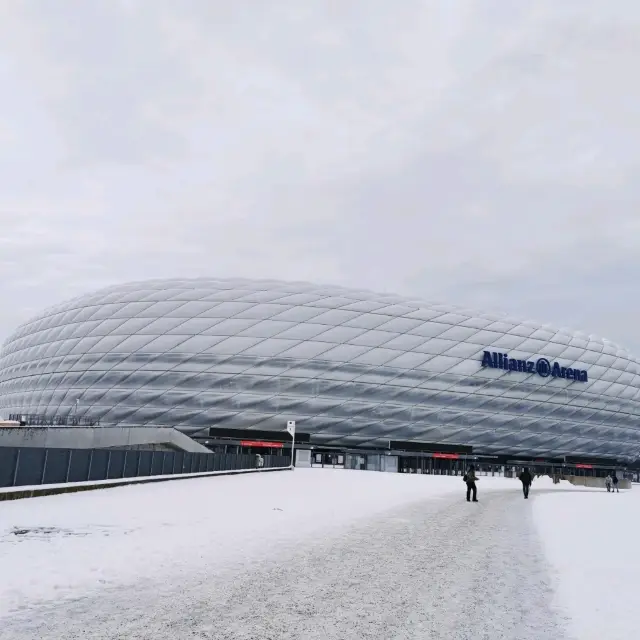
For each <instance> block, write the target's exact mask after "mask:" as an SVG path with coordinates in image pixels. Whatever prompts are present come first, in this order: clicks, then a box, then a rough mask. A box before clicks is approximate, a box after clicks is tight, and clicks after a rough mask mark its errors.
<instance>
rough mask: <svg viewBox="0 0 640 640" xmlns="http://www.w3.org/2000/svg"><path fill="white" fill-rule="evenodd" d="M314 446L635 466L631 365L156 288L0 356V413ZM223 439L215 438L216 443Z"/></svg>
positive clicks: (619, 357) (205, 292)
mask: <svg viewBox="0 0 640 640" xmlns="http://www.w3.org/2000/svg"><path fill="white" fill-rule="evenodd" d="M71 412H77V413H78V414H79V415H82V416H90V417H91V418H92V419H95V420H99V421H100V424H101V425H103V426H110V425H118V426H173V427H176V428H177V429H179V430H182V431H184V432H186V433H189V434H192V435H193V434H197V433H205V432H206V433H214V434H215V432H216V430H220V433H222V432H223V431H225V430H227V431H228V430H244V431H245V432H251V431H255V432H256V433H258V432H274V431H282V430H283V429H284V425H285V424H286V421H287V420H295V421H296V423H297V429H298V431H299V432H300V433H302V434H305V435H306V436H307V437H308V439H307V441H308V442H309V443H311V444H312V445H315V446H318V447H336V448H340V447H342V448H343V449H345V450H346V449H352V448H357V449H362V450H365V449H368V450H380V449H387V450H389V449H392V448H396V449H397V448H400V449H402V448H403V447H404V448H405V449H410V448H411V446H412V445H413V447H414V450H418V449H419V448H420V446H421V444H424V445H425V447H426V446H427V444H428V443H430V446H431V447H432V449H431V450H434V449H433V447H434V446H435V447H436V449H437V448H441V449H442V450H447V449H446V447H450V448H452V449H449V450H455V447H462V448H463V449H464V450H466V451H473V452H474V454H475V453H479V454H481V455H488V456H490V455H493V454H495V455H512V456H524V457H531V458H532V459H533V458H536V459H549V460H550V459H561V458H566V457H567V456H576V457H579V456H582V457H583V458H584V457H586V458H596V457H597V458H602V459H612V460H618V461H633V460H635V459H637V458H638V457H639V453H640V421H639V418H640V364H639V362H638V360H637V359H636V358H635V357H633V356H632V355H630V354H629V353H628V352H627V351H625V350H624V349H622V348H620V347H618V346H616V345H615V344H613V343H612V342H609V341H607V340H603V339H600V338H596V337H594V336H591V335H588V334H585V333H579V332H573V331H569V330H567V329H554V328H551V327H549V326H547V325H541V324H537V323H535V322H529V321H521V320H516V319H514V318H511V317H508V316H506V315H505V316H502V315H495V314H489V313H482V312H477V311H471V310H468V309H464V308H458V307H453V306H448V305H440V304H433V303H429V302H425V301H423V300H419V299H414V298H407V297H400V296H396V295H386V294H378V293H373V292H370V291H359V290H352V289H346V288H340V287H333V286H317V285H313V284H308V283H300V282H280V281H268V280H262V281H261V280H242V279H228V280H225V279H213V278H212V279H194V280H187V279H184V280H152V281H147V282H135V283H129V284H123V285H119V286H113V287H110V288H107V289H103V290H101V291H97V292H95V293H90V294H88V295H84V296H81V297H78V298H75V299H73V300H70V301H68V302H65V303H63V304H60V305H58V306H56V307H53V308H50V309H48V310H46V311H45V312H43V313H41V314H40V315H39V316H37V317H35V318H33V319H32V320H31V321H29V322H27V323H26V324H24V325H23V326H21V327H20V328H18V330H17V331H16V332H15V333H14V334H13V335H12V336H11V337H10V338H9V339H8V340H7V341H6V342H5V344H4V347H3V349H2V352H1V354H0V414H2V415H3V416H4V417H7V416H8V415H16V414H21V415H22V414H38V415H69V414H70V413H71ZM225 432H226V431H225Z"/></svg>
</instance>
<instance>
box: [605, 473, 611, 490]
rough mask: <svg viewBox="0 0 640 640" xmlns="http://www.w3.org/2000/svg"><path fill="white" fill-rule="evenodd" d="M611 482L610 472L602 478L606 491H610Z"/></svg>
mask: <svg viewBox="0 0 640 640" xmlns="http://www.w3.org/2000/svg"><path fill="white" fill-rule="evenodd" d="M612 484H613V479H612V478H611V475H610V474H607V477H606V478H605V479H604V486H605V487H607V492H609V491H611V485H612Z"/></svg>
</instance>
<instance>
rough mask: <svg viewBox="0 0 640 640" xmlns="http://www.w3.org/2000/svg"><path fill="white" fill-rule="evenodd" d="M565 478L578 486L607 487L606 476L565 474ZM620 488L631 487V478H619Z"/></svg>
mask: <svg viewBox="0 0 640 640" xmlns="http://www.w3.org/2000/svg"><path fill="white" fill-rule="evenodd" d="M564 479H565V480H568V481H569V482H570V483H571V484H573V485H575V486H576V487H593V488H598V489H605V488H606V487H605V484H604V478H592V477H590V476H564ZM618 488H619V489H631V480H625V479H623V478H619V481H618Z"/></svg>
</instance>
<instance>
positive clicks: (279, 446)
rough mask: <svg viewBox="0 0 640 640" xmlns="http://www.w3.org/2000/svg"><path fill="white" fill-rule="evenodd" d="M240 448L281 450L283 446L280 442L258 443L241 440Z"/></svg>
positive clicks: (257, 441)
mask: <svg viewBox="0 0 640 640" xmlns="http://www.w3.org/2000/svg"><path fill="white" fill-rule="evenodd" d="M240 446H241V447H264V448H271V449H282V447H283V446H284V445H283V444H282V442H260V441H259V440H243V441H242V442H241V443H240Z"/></svg>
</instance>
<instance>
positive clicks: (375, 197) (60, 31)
mask: <svg viewBox="0 0 640 640" xmlns="http://www.w3.org/2000/svg"><path fill="white" fill-rule="evenodd" d="M639 65H640V5H638V3H634V2H631V0H626V1H620V2H618V3H614V4H612V5H611V6H608V5H607V6H605V5H603V4H602V3H601V2H596V0H565V1H564V2H562V3H558V2H552V1H551V0H542V1H540V2H537V3H504V2H500V1H499V0H487V1H485V2H482V3H477V2H472V1H471V0H468V1H467V0H461V1H460V2H456V3H442V2H435V0H434V1H432V2H423V1H418V0H404V1H403V2H400V3H395V4H394V5H393V6H392V5H391V4H390V3H389V2H383V1H382V0H367V1H366V2H365V1H364V0H352V1H351V2H343V3H326V2H320V1H316V0H309V1H308V2H305V3H299V2H293V1H292V0H276V1H275V2H271V3H264V2H258V1H257V0H244V1H243V2H236V3H226V4H219V3H218V4H216V3H211V2H205V1H204V0H189V1H187V0H185V1H184V2H181V3H175V2H168V1H167V0H153V1H151V0H145V1H141V0H140V1H138V0H120V1H118V2H116V1H112V0H95V1H94V2H91V3H87V2H84V1H83V0H67V1H66V2H65V3H62V4H60V3H57V4H56V5H55V6H53V5H52V4H46V3H45V4H42V3H36V2H35V0H24V1H23V2H14V3H4V4H3V5H2V6H0V83H1V86H2V87H3V89H4V90H3V100H2V101H0V169H1V171H0V220H1V223H2V224H1V227H0V273H1V274H2V285H1V286H2V294H3V301H4V302H5V305H4V313H3V316H2V320H0V336H2V337H4V336H6V334H7V333H8V332H9V331H11V329H12V328H13V327H14V326H15V324H16V323H17V322H19V321H22V320H24V319H26V318H27V317H28V316H29V315H30V314H31V313H34V312H35V311H37V310H39V309H40V308H41V307H43V306H46V305H48V304H52V303H55V302H58V301H59V300H61V299H63V298H66V297H68V296H71V295H75V294H79V293H82V292H83V291H85V290H88V289H92V288H95V287H98V286H102V285H105V284H110V283H114V282H117V281H120V280H131V279H139V278H146V277H162V276H174V275H185V276H197V275H220V276H231V275H237V276H245V277H259V276H264V277H279V278H295V279H308V280H314V281H317V282H329V283H337V284H344V285H352V286H358V287H360V286H363V287H368V288H373V289H378V290H384V291H396V292H399V293H408V294H412V295H421V296H424V297H427V298H432V299H433V298H437V299H440V300H446V301H449V302H459V303H462V304H472V305H474V306H479V307H490V308H492V309H494V308H498V309H504V310H506V311H508V312H511V313H517V314H520V315H527V316H533V317H535V318H537V319H541V320H543V321H546V320H548V321H550V322H554V323H555V324H559V325H568V326H576V327H578V328H582V329H585V330H587V331H590V332H591V331H592V332H594V333H599V334H604V335H606V336H608V337H611V338H612V339H615V340H617V341H620V342H622V343H624V344H627V345H629V346H631V347H635V348H637V349H638V350H639V351H640V339H638V338H637V337H636V334H635V322H634V317H635V313H636V311H637V308H638V305H637V303H636V302H635V299H634V296H633V288H634V285H635V282H636V281H637V275H638V271H639V268H640V267H639V266H638V264H639V263H638V259H637V256H638V255H639V251H638V250H639V249H640V233H639V227H640V217H639V216H638V214H637V211H636V209H637V202H638V199H639V198H638V196H639V195H640V193H639V187H638V186H637V180H636V179H635V176H636V174H637V171H638V163H639V162H640V161H639V160H638V154H637V151H636V150H637V148H638V146H639V143H640V129H639V128H638V127H637V126H636V119H637V113H639V112H640V92H639V91H638V89H637V88H636V87H635V84H634V83H633V80H632V79H633V77H635V70H636V68H637V67H638V66H639Z"/></svg>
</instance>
